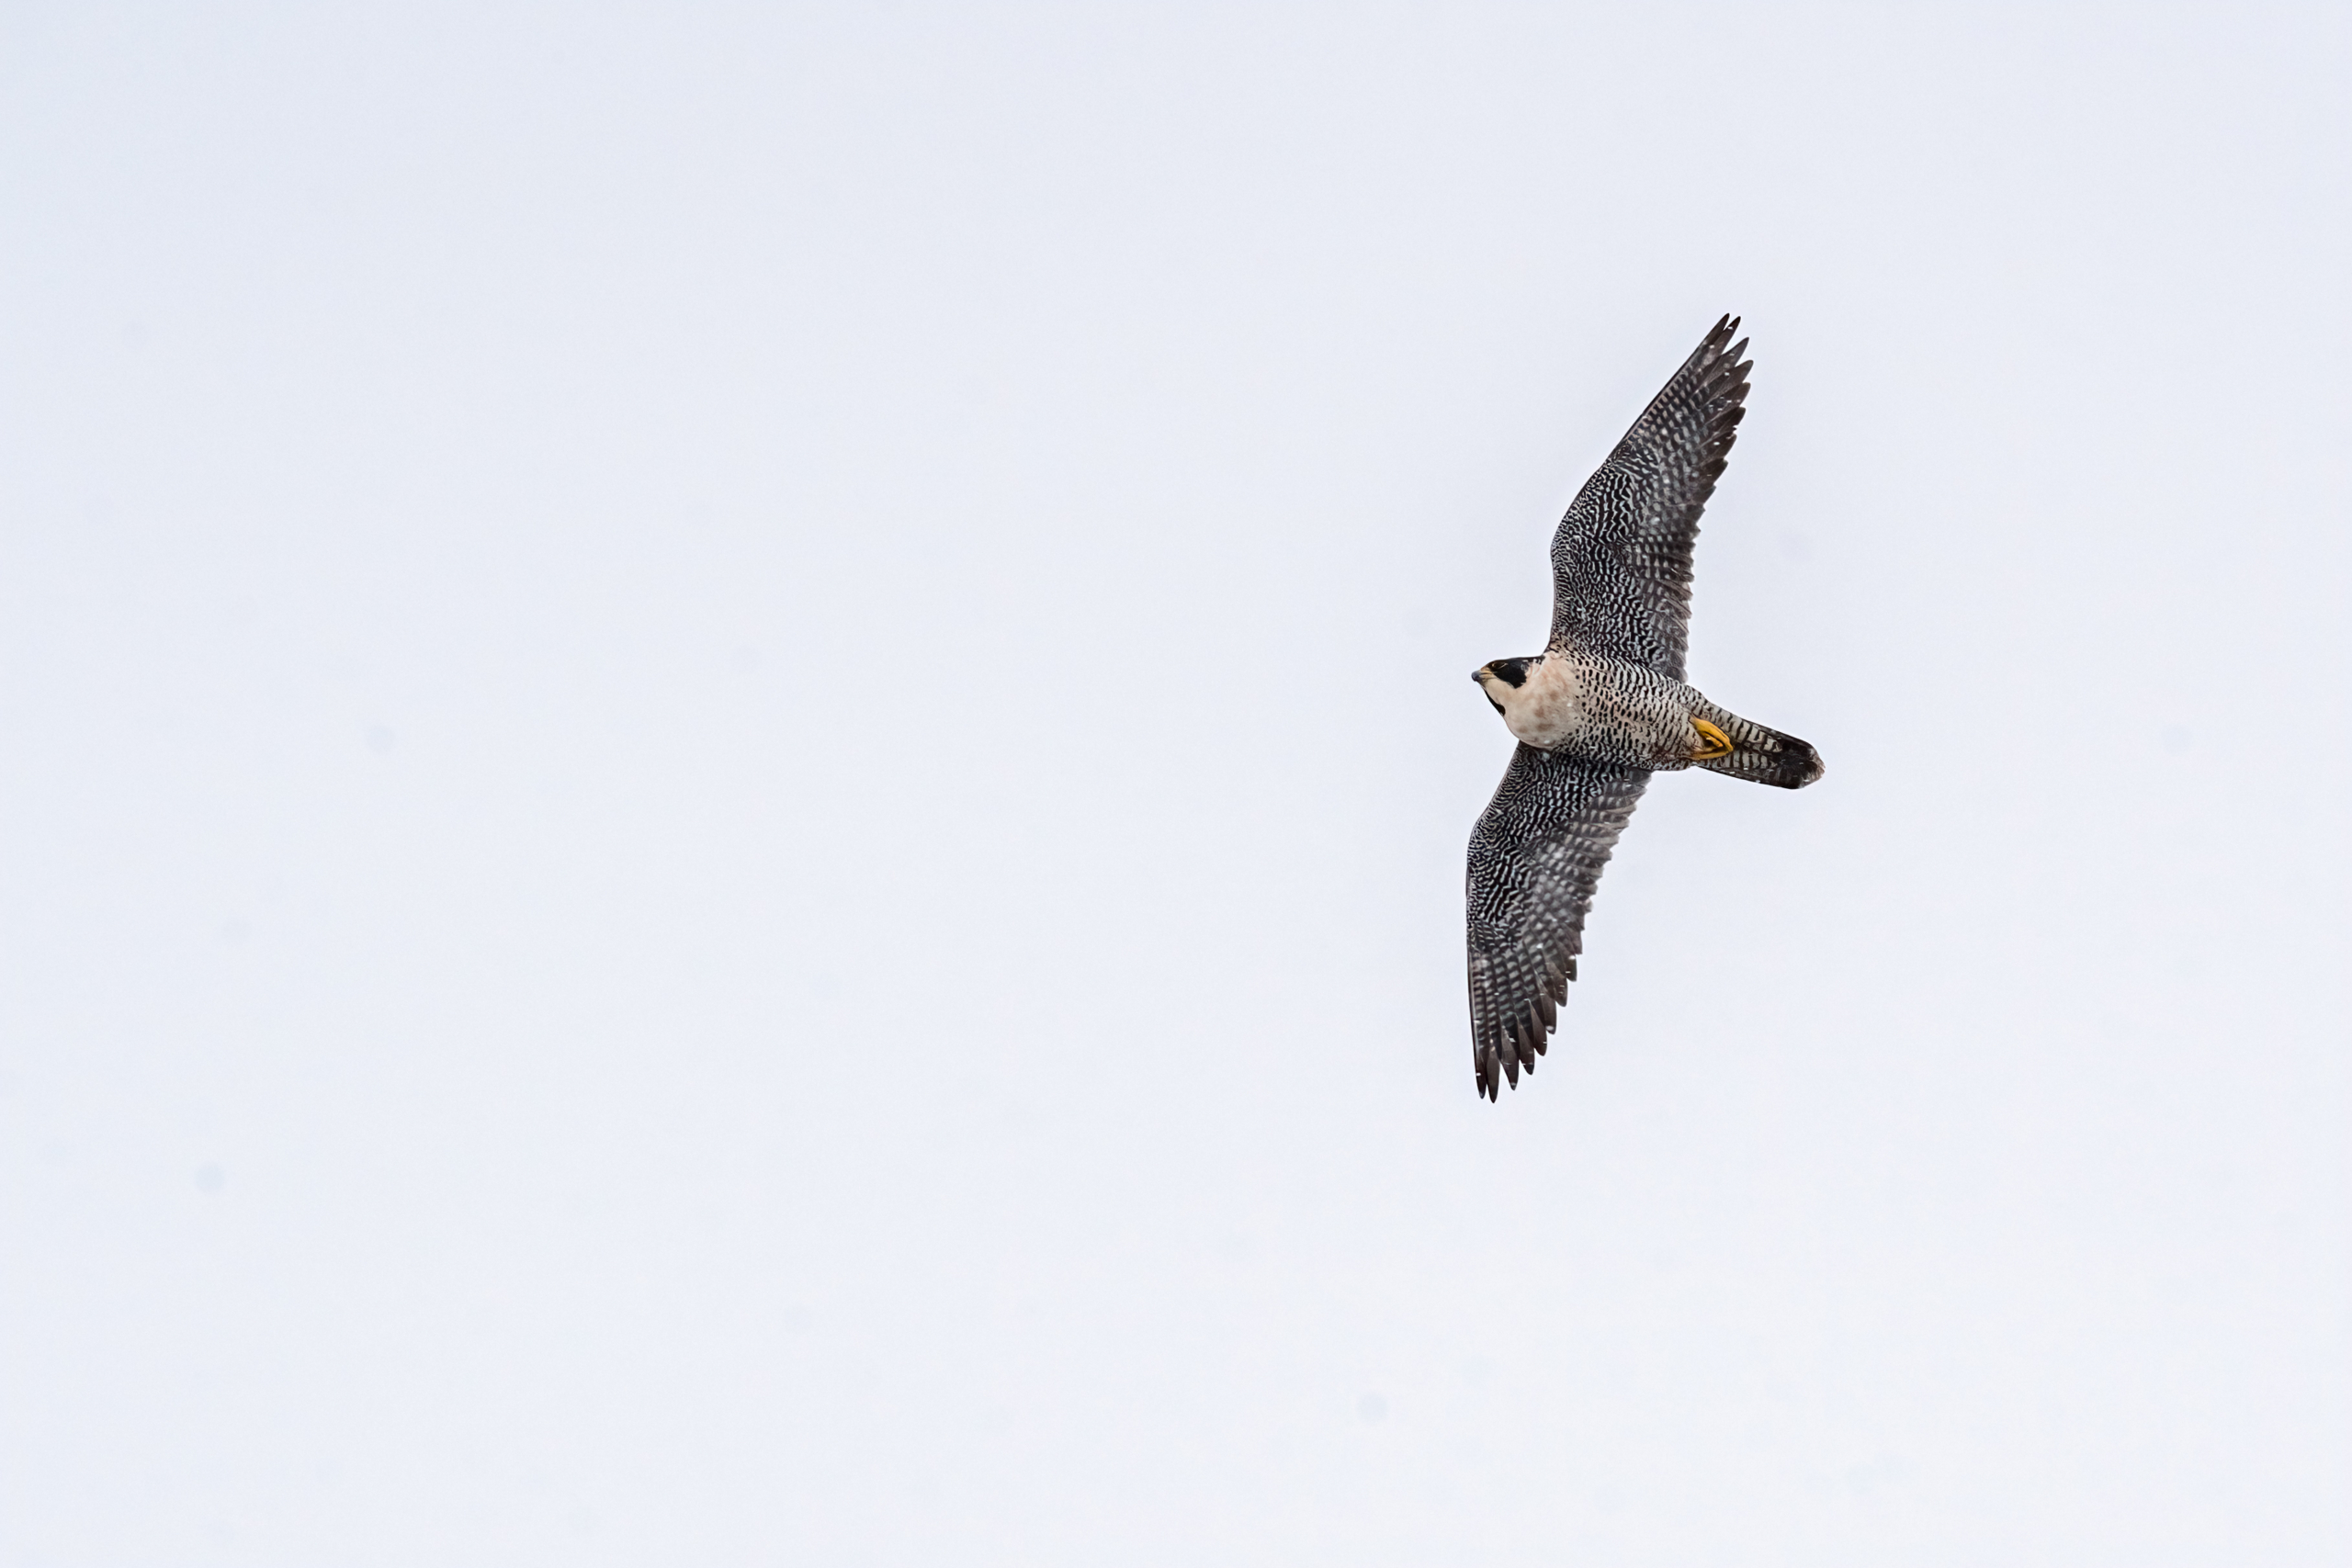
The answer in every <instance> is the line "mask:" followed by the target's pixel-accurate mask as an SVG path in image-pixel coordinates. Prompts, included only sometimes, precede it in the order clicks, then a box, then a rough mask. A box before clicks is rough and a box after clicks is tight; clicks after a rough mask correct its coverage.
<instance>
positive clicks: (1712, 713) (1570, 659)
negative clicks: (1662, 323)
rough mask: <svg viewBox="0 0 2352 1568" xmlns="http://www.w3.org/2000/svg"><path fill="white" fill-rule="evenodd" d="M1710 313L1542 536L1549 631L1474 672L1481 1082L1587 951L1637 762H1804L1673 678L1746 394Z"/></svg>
mask: <svg viewBox="0 0 2352 1568" xmlns="http://www.w3.org/2000/svg"><path fill="white" fill-rule="evenodd" d="M1738 330H1739V322H1738V321H1737V320H1736V318H1734V317H1731V316H1725V317H1724V319H1723V320H1722V321H1717V322H1716V323H1715V326H1714V330H1713V331H1712V332H1710V333H1708V334H1707V335H1706V338H1705V340H1704V341H1703V342H1702V343H1701V344H1699V346H1698V349H1697V350H1696V351H1695V352H1694V353H1692V355H1691V357H1690V358H1689V359H1686V360H1684V361H1683V363H1682V368H1681V369H1679V370H1678V371H1676V372H1675V373H1674V378H1673V379H1671V380H1669V381H1668V382H1667V384H1666V386H1665V389H1663V390H1661V391H1660V392H1659V393H1658V395H1657V397H1656V398H1654V399H1652V400H1650V406H1649V407H1648V408H1647V409H1645V410H1644V411H1643V412H1642V417H1641V418H1639V419H1637V420H1635V421H1634V427H1633V428H1632V429H1631V430H1629V431H1627V432H1626V433H1625V438H1624V439H1623V441H1620V442H1619V443H1618V444H1617V449H1616V450H1615V451H1614V452H1611V454H1610V455H1609V460H1608V461H1607V462H1605V463H1603V464H1601V465H1600V469H1599V470H1598V471H1597V472H1596V473H1594V475H1593V476H1592V477H1591V478H1590V479H1587V480H1585V482H1584V488H1583V489H1582V490H1580V491H1577V498H1576V500H1575V502H1572V503H1571V504H1570V505H1569V507H1568V512H1567V515H1566V516H1565V517H1563V518H1561V519H1560V526H1559V531H1558V532H1557V533H1555V534H1554V535H1553V536H1552V637H1551V641H1550V642H1548V643H1547V644H1545V646H1544V651H1543V652H1541V653H1538V654H1535V655H1533V656H1532V657H1530V658H1526V659H1498V660H1495V661H1494V662H1493V663H1491V664H1485V665H1481V666H1479V668H1478V669H1477V671H1476V672H1475V673H1474V675H1473V676H1472V679H1474V680H1476V682H1478V685H1479V687H1480V688H1481V689H1482V690H1484V691H1485V693H1486V694H1487V701H1488V702H1490V703H1492V704H1493V705H1494V706H1495V711H1496V712H1497V713H1498V714H1500V715H1502V718H1503V723H1504V724H1505V725H1506V726H1508V727H1509V728H1510V732H1511V734H1512V735H1513V736H1514V737H1516V738H1517V739H1518V741H1519V749H1518V750H1516V751H1514V752H1512V753H1511V759H1510V771H1509V772H1508V773H1505V774H1504V775H1503V782H1502V784H1501V786H1500V787H1499V788H1498V789H1497V790H1496V791H1495V798H1494V800H1493V802H1492V803H1491V804H1489V805H1488V806H1487V809H1486V812H1485V814H1484V815H1482V816H1481V817H1480V818H1478V825H1477V827H1476V829H1472V831H1471V834H1470V875H1469V926H1470V1032H1471V1061H1472V1066H1473V1067H1474V1068H1475V1070H1476V1074H1477V1079H1478V1092H1479V1093H1480V1094H1481V1095H1484V1096H1485V1097H1486V1098H1487V1099H1488V1100H1494V1099H1496V1098H1498V1090H1499V1089H1500V1088H1501V1085H1502V1084H1503V1083H1505V1082H1509V1083H1510V1086H1511V1088H1513V1089H1517V1088H1518V1087H1519V1075H1520V1072H1521V1069H1524V1070H1526V1071H1527V1072H1529V1073H1531V1074H1532V1073H1533V1072H1534V1071H1535V1058H1536V1057H1538V1056H1540V1055H1543V1054H1544V1046H1545V1043H1546V1042H1547V1041H1548V1040H1549V1038H1550V1036H1551V1033H1552V1030H1553V1028H1554V1027H1555V1024H1556V1023H1557V1022H1558V1017H1559V1013H1558V1010H1559V1006H1560V1004H1561V1003H1563V1002H1565V1001H1566V1000H1567V996H1568V982H1569V981H1571V980H1573V979H1575V978H1576V977H1577V953H1581V952H1583V951H1584V918H1585V912H1586V911H1587V910H1589V909H1590V908H1592V894H1593V889H1594V887H1595V886H1598V885H1599V883H1600V868H1601V867H1602V866H1604V865H1606V864H1607V863H1608V862H1609V855H1610V852H1611V851H1612V850H1613V849H1615V848H1616V846H1617V839H1618V836H1619V835H1620V834H1622V833H1623V832H1624V830H1625V822H1626V819H1627V818H1630V817H1632V816H1633V814H1634V805H1635V803H1637V802H1638V801H1639V800H1640V799H1641V797H1642V791H1643V790H1644V789H1645V788H1646V787H1648V784H1649V782H1650V775H1651V774H1652V773H1670V772H1674V771H1677V770H1679V769H1682V768H1688V767H1692V766H1697V767H1702V768H1705V769H1707V770H1708V771H1709V772H1711V773H1723V774H1726V775H1728V776H1729V777H1732V778H1736V779H1746V780H1747V781H1748V782H1749V783H1751V784H1771V785H1774V786H1775V787H1777V788H1780V789H1803V788H1804V786H1805V785H1807V784H1811V783H1813V782H1814V780H1815V779H1817V778H1819V777H1821V774H1822V771H1823V770H1822V765H1821V757H1820V755H1819V754H1818V753H1817V752H1815V750H1814V749H1813V748H1812V747H1811V746H1808V745H1806V744H1805V743H1804V741H1802V740H1799V739H1797V738H1796V737H1795V736H1793V735H1783V734H1781V732H1780V731H1779V730H1777V729H1767V728H1764V726H1762V725H1760V724H1757V723H1755V722H1753V721H1752V720H1749V719H1745V718H1742V717H1740V716H1738V715H1737V714H1736V713H1734V712H1732V711H1731V710H1730V709H1729V708H1726V707H1722V706H1719V705H1716V704H1714V703H1712V702H1709V701H1708V700H1707V699H1706V698H1705V697H1704V696H1702V695H1701V694H1700V693H1699V692H1698V691H1697V690H1695V689H1694V688H1692V687H1691V686H1689V685H1687V684H1685V683H1684V682H1683V679H1682V661H1683V654H1684V651H1685V649H1686V647H1687V634H1686V627H1687V626H1688V625H1689V622H1690V619H1691V546H1692V545H1693V544H1695V543H1696V542H1697V540H1698V536H1699V513H1702V512H1703V511H1704V510H1706V505H1707V498H1708V497H1709V496H1711V495H1713V493H1714V490H1715V480H1716V479H1718V478H1720V477H1721V476H1722V474H1723V471H1724V459H1725V458H1726V457H1728V456H1729V455H1730V452H1731V444H1732V438H1733V437H1734V435H1736V434H1737V433H1738V430H1739V421H1740V417H1741V414H1742V413H1743V412H1745V411H1744V409H1743V407H1742V404H1743V403H1744V402H1745V401H1746V400H1747V371H1748V365H1747V362H1746V361H1744V360H1742V359H1741V358H1740V355H1742V354H1743V353H1745V352H1747V340H1746V339H1745V338H1743V339H1741V340H1740V341H1739V342H1738V343H1733V342H1732V334H1733V333H1736V332H1737V331H1738Z"/></svg>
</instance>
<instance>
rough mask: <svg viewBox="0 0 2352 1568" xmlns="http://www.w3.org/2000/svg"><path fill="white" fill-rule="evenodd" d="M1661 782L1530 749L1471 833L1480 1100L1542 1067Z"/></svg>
mask: <svg viewBox="0 0 2352 1568" xmlns="http://www.w3.org/2000/svg"><path fill="white" fill-rule="evenodd" d="M1649 782H1650V775H1649V773H1648V772H1647V770H1645V769H1642V768H1620V767H1613V766H1611V765H1610V764H1609V763H1606V762H1585V761H1577V760H1576V759H1575V758H1573V757H1564V756H1562V755H1560V754H1559V753H1558V752H1556V751H1539V750H1536V749H1535V748H1534V747H1532V746H1521V748H1520V749H1519V750H1517V751H1516V752H1514V753H1513V754H1512V756H1511V760H1510V772H1508V773H1505V774H1503V782H1502V784H1501V787H1499V788H1498V789H1497V790H1496V791H1495V798H1494V800H1493V802H1492V803H1490V804H1489V805H1488V806H1487V810H1486V814H1485V815H1484V816H1482V817H1480V818H1478V825H1477V827H1476V828H1474V829H1471V831H1470V1033H1471V1061H1472V1064H1473V1065H1474V1066H1475V1067H1476V1070H1477V1074H1478V1092H1479V1093H1481V1094H1483V1095H1485V1096H1486V1097H1487V1099H1489V1100H1492V1099H1494V1098H1496V1095H1497V1090H1498V1088H1499V1087H1500V1086H1499V1084H1498V1079H1500V1078H1503V1077H1508V1078H1510V1086H1511V1088H1513V1089H1517V1088H1518V1087H1519V1070H1520V1069H1521V1067H1525V1068H1526V1069H1527V1070H1528V1071H1529V1072H1531V1073H1532V1072H1533V1071H1534V1070H1535V1058H1536V1057H1538V1056H1540V1055H1543V1054H1544V1043H1545V1041H1546V1038H1547V1037H1548V1036H1549V1035H1550V1034H1551V1032H1552V1028H1553V1025H1554V1024H1555V1022H1556V1021H1558V1016H1559V1014H1558V1004H1560V1003H1561V1002H1564V1001H1566V1000H1567V998H1568V982H1569V981H1571V980H1573V979H1575V978H1576V977H1577V953H1582V952H1583V951H1584V917H1585V911H1586V910H1588V909H1589V908H1592V892H1593V889H1594V888H1595V887H1596V886H1599V885H1600V868H1601V867H1602V866H1604V865H1606V864H1608V863H1609V854H1610V852H1611V851H1612V850H1614V849H1615V848H1616V847H1617V838H1618V835H1619V834H1621V833H1623V832H1624V830H1625V821H1626V819H1627V818H1630V817H1632V816H1633V815H1634V804H1635V803H1636V802H1638V801H1639V800H1640V799H1641V798H1642V790H1643V789H1644V788H1645V786H1646V785H1647V784H1649Z"/></svg>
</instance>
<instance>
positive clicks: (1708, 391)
mask: <svg viewBox="0 0 2352 1568" xmlns="http://www.w3.org/2000/svg"><path fill="white" fill-rule="evenodd" d="M1738 330H1739V322H1738V321H1737V320H1736V318H1734V317H1731V316H1725V317H1724V319H1723V320H1722V321H1717V322H1716V323H1715V326H1714V330H1713V332H1711V333H1708V334H1707V336H1706V341H1704V342H1703V343H1702V344H1699V347H1698V349H1697V351H1696V352H1695V353H1693V354H1692V355H1691V357H1690V358H1689V359H1686V360H1684V361H1683V362H1682V368H1681V369H1679V370H1678V371H1676V372H1675V373H1674V378H1673V379H1672V380H1670V381H1668V382H1667V384H1666V387H1665V389H1663V390H1661V391H1660V392H1659V393H1658V395H1657V397H1656V398H1654V399H1652V400H1650V406H1649V407H1648V408H1646V409H1645V410H1643V411H1642V417H1641V418H1639V419H1637V420H1635V421H1634V427H1633V428H1632V429H1631V430H1629V431H1627V432H1626V433H1625V438H1624V439H1623V441H1620V442H1619V443H1617V450H1615V451H1614V452H1611V454H1609V460H1608V461H1607V462H1605V463H1603V464H1601V465H1600V468H1598V469H1597V470H1595V471H1594V473H1593V476H1592V478H1590V479H1587V480H1585V482H1584V489H1582V490H1580V491H1577V498H1576V501H1575V502H1574V503H1573V504H1571V505H1570V506H1569V508H1568V513H1567V515H1566V516H1565V517H1563V518H1561V519H1560V527H1559V531H1558V532H1557V533H1555V534H1554V535H1553V536H1552V643H1551V646H1552V647H1554V648H1565V647H1576V648H1580V649H1585V650H1587V651H1588V652H1592V653H1600V654H1606V655H1610V656H1612V657H1615V658H1618V659H1627V660H1633V661H1634V662H1635V663H1637V664H1645V665H1647V666H1649V667H1650V668H1651V669H1653V670H1657V671H1662V672H1664V673H1666V674H1668V675H1671V676H1672V677H1674V679H1676V680H1678V681H1679V680H1681V679H1682V656H1683V651H1684V649H1685V648H1686V647H1687V646H1688V635H1689V634H1688V627H1689V625H1690V621H1691V547H1692V546H1693V545H1694V544H1696V543H1697V542H1698V538H1699V513H1702V512H1703V511H1705V510H1706V506H1707V498H1708V497H1709V496H1711V495H1713V493H1714V492H1715V479H1717V477H1718V476H1720V475H1721V474H1722V473H1723V471H1724V458H1725V457H1727V456H1728V455H1729V454H1730V452H1731V444H1732V438H1733V437H1734V436H1735V435H1736V434H1737V433H1738V430H1739V421H1740V415H1741V413H1742V412H1744V411H1743V410H1742V409H1741V406H1740V404H1741V401H1742V400H1744V399H1745V398H1746V397H1747V371H1748V367H1747V364H1746V363H1744V362H1742V360H1741V359H1740V357H1739V356H1740V355H1741V354H1742V353H1743V352H1744V351H1745V350H1746V349H1747V340H1746V339H1745V338H1743V339H1741V340H1740V341H1739V342H1738V343H1736V344H1735V343H1733V342H1732V341H1731V334H1732V333H1736V332H1737V331H1738Z"/></svg>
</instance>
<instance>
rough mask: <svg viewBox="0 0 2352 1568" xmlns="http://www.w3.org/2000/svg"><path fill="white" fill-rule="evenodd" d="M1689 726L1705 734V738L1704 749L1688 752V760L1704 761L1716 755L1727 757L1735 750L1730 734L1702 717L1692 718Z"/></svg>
mask: <svg viewBox="0 0 2352 1568" xmlns="http://www.w3.org/2000/svg"><path fill="white" fill-rule="evenodd" d="M1691 728H1693V729H1695V730H1697V731H1698V732H1699V733H1700V734H1701V735H1703V736H1705V737H1706V739H1707V749H1706V750H1703V751H1693V752H1691V761H1694V762H1704V761H1710V760H1712V759H1713V758H1716V757H1728V756H1730V755H1731V754H1732V752H1733V750H1736V748H1734V747H1733V745H1732V743H1731V737H1730V736H1728V735H1725V734H1724V732H1723V731H1722V730H1720V729H1717V728H1715V727H1714V726H1713V725H1712V724H1709V723H1708V722H1707V721H1706V720H1705V719H1703V718H1694V719H1692V720H1691Z"/></svg>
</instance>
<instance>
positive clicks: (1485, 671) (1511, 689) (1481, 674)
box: [1470, 653, 1544, 714]
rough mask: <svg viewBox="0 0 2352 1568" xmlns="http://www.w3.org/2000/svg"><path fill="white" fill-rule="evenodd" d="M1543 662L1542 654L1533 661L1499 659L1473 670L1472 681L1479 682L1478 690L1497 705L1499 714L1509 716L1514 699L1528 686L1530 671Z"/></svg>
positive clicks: (1471, 673)
mask: <svg viewBox="0 0 2352 1568" xmlns="http://www.w3.org/2000/svg"><path fill="white" fill-rule="evenodd" d="M1543 662H1544V656H1543V655H1542V654H1540V653H1539V654H1537V655H1536V656H1535V657H1534V658H1532V659H1498V660H1495V661H1494V662H1493V663H1492V664H1481V665H1479V666H1478V668H1477V669H1476V670H1473V671H1471V672H1470V679H1472V680H1473V681H1476V682H1478V689H1479V690H1480V691H1482V692H1484V693H1486V694H1487V701H1488V702H1490V703H1492V704H1494V705H1495V711H1496V712H1497V713H1499V714H1509V713H1510V705H1511V701H1512V699H1513V698H1514V697H1515V696H1516V695H1517V694H1518V693H1519V689H1520V688H1521V686H1524V685H1526V684H1527V674H1528V671H1531V670H1532V669H1534V668H1535V667H1536V666H1537V665H1539V664H1541V663H1543Z"/></svg>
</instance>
